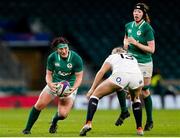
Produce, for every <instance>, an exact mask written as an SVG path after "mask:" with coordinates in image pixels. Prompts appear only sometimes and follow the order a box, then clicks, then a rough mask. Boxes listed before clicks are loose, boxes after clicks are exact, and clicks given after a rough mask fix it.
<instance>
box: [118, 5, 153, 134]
mask: <svg viewBox="0 0 180 138" xmlns="http://www.w3.org/2000/svg"><path fill="white" fill-rule="evenodd" d="M148 9H149V8H148V7H147V5H146V4H144V3H138V4H136V5H135V7H134V10H133V17H134V21H132V22H129V23H127V24H126V25H125V37H124V48H125V49H126V50H128V53H131V54H132V55H133V56H134V57H135V58H136V59H137V61H138V63H139V67H140V69H141V72H142V74H143V76H144V87H143V89H142V95H143V99H144V104H145V109H146V115H147V121H146V125H145V128H144V130H145V131H148V130H150V129H152V128H153V120H152V99H151V95H150V91H149V87H150V83H151V77H152V71H153V62H152V57H151V55H152V54H153V53H154V51H155V39H154V30H153V29H152V27H151V25H150V24H149V23H150V19H149V16H148V14H147V10H148ZM117 94H119V93H117ZM118 99H119V101H120V100H121V102H122V101H123V99H124V98H123V97H122V96H120V95H119V96H118ZM123 119H125V118H121V115H120V117H119V118H118V120H117V121H116V124H117V123H118V122H121V121H119V120H123ZM117 125H118V124H117Z"/></svg>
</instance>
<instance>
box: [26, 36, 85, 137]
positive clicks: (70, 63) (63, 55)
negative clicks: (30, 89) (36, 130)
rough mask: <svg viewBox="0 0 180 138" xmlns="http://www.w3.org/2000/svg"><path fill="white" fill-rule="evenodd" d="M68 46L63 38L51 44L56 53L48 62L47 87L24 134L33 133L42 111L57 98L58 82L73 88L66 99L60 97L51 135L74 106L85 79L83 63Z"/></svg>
mask: <svg viewBox="0 0 180 138" xmlns="http://www.w3.org/2000/svg"><path fill="white" fill-rule="evenodd" d="M68 44H69V42H68V41H67V40H66V39H65V38H63V37H58V38H55V39H54V40H53V42H52V43H51V46H52V48H53V49H55V51H54V52H53V53H51V54H50V55H49V57H48V60H47V67H46V83H47V85H46V86H45V87H44V89H43V90H42V92H41V94H40V96H39V99H38V101H37V102H36V104H35V105H34V106H33V108H32V110H31V112H30V114H29V118H28V122H27V125H26V127H25V129H24V130H23V133H24V134H30V133H31V132H30V130H31V128H32V126H33V125H34V123H35V121H36V120H37V118H38V116H39V114H40V112H41V110H42V109H44V108H45V107H46V106H47V105H48V104H49V103H50V102H51V101H52V100H53V99H54V98H55V97H56V96H57V94H56V91H57V87H56V86H57V82H60V81H64V80H66V81H68V82H69V83H70V85H71V88H70V93H68V94H67V95H65V96H64V97H58V98H59V100H58V110H57V113H56V114H55V116H54V118H53V120H52V123H51V126H50V129H49V132H50V133H55V132H56V129H57V121H58V120H63V119H65V118H66V117H67V116H68V114H69V112H70V110H71V108H72V106H73V103H74V99H75V95H76V93H77V89H78V87H79V86H80V84H81V82H82V78H83V62H82V59H81V57H80V56H79V55H78V54H77V53H76V52H74V51H72V50H69V46H68Z"/></svg>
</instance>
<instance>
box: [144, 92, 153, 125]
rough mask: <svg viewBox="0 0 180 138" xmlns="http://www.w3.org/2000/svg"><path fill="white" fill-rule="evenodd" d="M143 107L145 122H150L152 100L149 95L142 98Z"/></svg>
mask: <svg viewBox="0 0 180 138" xmlns="http://www.w3.org/2000/svg"><path fill="white" fill-rule="evenodd" d="M144 106H145V110H146V116H147V122H152V99H151V95H149V96H148V97H146V98H144Z"/></svg>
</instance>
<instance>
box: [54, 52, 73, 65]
mask: <svg viewBox="0 0 180 138" xmlns="http://www.w3.org/2000/svg"><path fill="white" fill-rule="evenodd" d="M57 56H58V60H59V61H61V56H60V55H59V54H58V53H57ZM70 58H71V51H70V50H69V55H68V58H67V61H68V62H69V61H70Z"/></svg>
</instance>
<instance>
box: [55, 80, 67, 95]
mask: <svg viewBox="0 0 180 138" xmlns="http://www.w3.org/2000/svg"><path fill="white" fill-rule="evenodd" d="M69 88H70V84H69V82H68V81H61V82H58V83H57V91H56V93H57V96H59V97H63V96H64V93H68V91H69Z"/></svg>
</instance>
